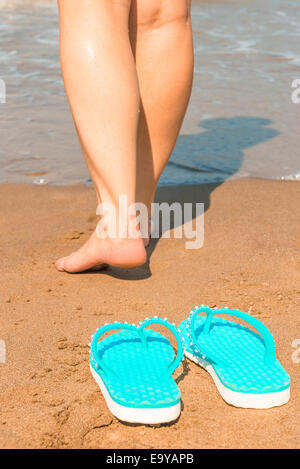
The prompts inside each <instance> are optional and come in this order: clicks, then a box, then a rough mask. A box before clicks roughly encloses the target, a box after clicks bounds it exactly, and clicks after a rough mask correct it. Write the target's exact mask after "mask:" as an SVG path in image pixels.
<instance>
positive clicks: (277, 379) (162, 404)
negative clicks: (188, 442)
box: [90, 306, 290, 424]
mask: <svg viewBox="0 0 300 469" xmlns="http://www.w3.org/2000/svg"><path fill="white" fill-rule="evenodd" d="M201 313H204V314H205V316H200V314H201ZM217 315H230V316H233V317H236V318H239V319H241V320H244V321H245V322H247V323H248V324H249V325H250V326H252V328H254V329H255V330H256V331H257V332H258V333H257V332H254V331H253V330H251V329H250V328H249V327H245V326H242V325H241V324H238V323H236V322H232V321H229V320H227V319H223V318H219V317H215V316H217ZM154 324H156V325H162V326H165V327H166V328H168V329H169V330H170V331H171V332H172V333H173V335H174V336H175V339H176V342H177V354H176V355H175V353H174V350H173V347H172V345H171V343H170V342H169V340H168V339H167V338H166V337H165V336H163V335H162V334H160V333H159V332H156V331H154V330H152V329H148V327H149V326H152V325H154ZM112 330H119V332H114V333H113V334H111V335H109V336H107V337H106V338H104V339H103V338H102V340H100V339H101V337H102V336H103V335H104V334H106V333H108V332H110V331H112ZM184 354H185V356H186V357H187V358H189V359H190V360H192V361H193V362H195V363H197V364H198V365H200V366H201V367H203V368H204V369H205V370H207V371H208V372H209V373H210V375H211V376H212V378H213V380H214V382H215V384H216V386H217V389H218V391H219V392H220V394H221V396H222V397H223V399H224V400H225V401H226V402H227V403H228V404H231V405H233V406H236V407H244V408H256V409H267V408H270V407H275V406H280V405H283V404H285V403H287V402H288V400H289V397H290V378H289V375H288V374H287V372H286V371H285V369H284V368H283V367H282V365H281V364H280V362H279V361H278V360H277V358H276V354H275V344H274V340H273V337H272V335H271V333H270V331H269V330H268V329H267V328H266V327H265V326H264V324H263V323H262V322H260V321H259V320H258V319H256V318H253V317H252V316H250V315H249V314H246V313H242V312H240V311H238V310H230V309H228V308H225V309H211V308H209V307H206V306H201V307H196V308H195V309H194V310H193V311H191V314H190V316H189V317H188V318H187V319H186V320H184V321H183V322H182V323H181V324H180V325H179V328H178V329H177V328H176V327H175V325H174V324H171V323H170V322H169V321H168V320H167V319H161V318H158V317H157V316H155V317H154V318H151V319H148V318H147V319H146V320H145V321H143V322H141V323H140V324H139V325H138V326H136V325H135V324H128V323H122V322H117V321H116V322H115V323H112V324H106V325H104V326H103V327H100V328H99V329H98V330H97V331H96V333H95V334H94V336H92V341H91V350H90V369H91V373H92V375H93V377H94V378H95V380H96V382H97V383H98V385H99V387H100V389H101V392H102V394H103V396H104V398H105V401H106V403H107V405H108V408H109V409H110V411H111V413H112V414H113V415H114V416H116V417H117V418H118V419H119V420H121V421H125V422H131V423H143V424H161V423H167V422H172V421H174V420H176V419H177V418H178V417H179V416H180V412H181V395H180V390H179V388H178V386H177V384H176V382H175V381H174V379H173V378H172V374H173V373H174V371H175V370H176V368H177V367H178V366H179V365H180V363H181V361H182V359H183V355H184Z"/></svg>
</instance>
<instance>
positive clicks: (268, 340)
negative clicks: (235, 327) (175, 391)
mask: <svg viewBox="0 0 300 469" xmlns="http://www.w3.org/2000/svg"><path fill="white" fill-rule="evenodd" d="M200 313H205V314H206V315H207V318H206V321H205V323H204V327H203V332H202V334H203V335H209V333H210V330H211V323H212V318H213V316H214V315H216V314H223V315H228V316H234V317H236V318H239V319H242V320H243V321H245V322H247V323H248V324H250V325H251V326H252V327H254V329H256V330H257V332H258V333H259V334H260V335H261V337H262V339H263V341H264V345H265V354H264V362H265V364H266V365H269V366H271V365H273V364H274V363H275V361H276V354H275V343H274V339H273V336H272V334H271V333H270V331H269V329H268V328H267V327H266V326H265V325H264V324H263V323H262V322H261V321H259V320H258V319H256V318H253V317H252V316H250V314H247V313H243V312H241V311H239V310H237V309H229V308H221V309H211V308H209V307H208V306H200V307H196V309H194V310H193V311H192V312H191V314H190V317H189V319H188V321H189V328H190V331H191V336H192V340H193V344H194V345H195V346H196V348H197V347H198V349H199V350H196V351H198V352H200V354H201V352H202V354H203V358H204V359H205V358H208V359H209V360H212V361H214V362H215V363H216V364H220V365H224V362H222V360H220V358H217V357H216V356H215V355H213V354H211V353H210V352H209V351H207V350H205V348H204V347H203V345H202V344H200V343H199V342H198V340H197V338H196V334H195V322H196V319H197V317H198V315H199V314H200Z"/></svg>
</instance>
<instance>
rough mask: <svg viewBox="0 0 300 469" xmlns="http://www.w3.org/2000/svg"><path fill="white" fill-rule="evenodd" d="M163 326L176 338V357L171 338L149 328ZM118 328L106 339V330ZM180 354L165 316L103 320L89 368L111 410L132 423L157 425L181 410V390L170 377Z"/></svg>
mask: <svg viewBox="0 0 300 469" xmlns="http://www.w3.org/2000/svg"><path fill="white" fill-rule="evenodd" d="M153 324H159V325H163V326H165V327H167V328H168V329H169V330H170V331H171V332H172V333H173V334H174V336H175V338H176V341H177V347H178V350H177V355H176V357H175V354H174V350H173V347H172V345H171V343H170V342H169V340H168V339H167V338H166V337H165V336H163V335H162V334H160V333H159V332H156V331H154V330H152V329H147V327H148V326H151V325H153ZM113 330H118V332H114V333H112V334H111V335H108V336H107V337H105V338H102V340H100V339H101V337H102V336H103V335H104V334H106V333H107V332H110V331H113ZM182 358H183V343H182V339H181V336H180V334H179V332H178V330H177V328H176V327H175V326H174V325H173V324H171V323H170V322H169V321H167V320H166V319H161V318H156V317H155V318H152V319H146V320H145V321H144V322H142V323H140V325H139V326H136V325H131V324H127V323H121V322H115V323H113V324H106V325H105V326H103V327H101V328H100V329H98V330H97V332H96V333H95V334H94V336H93V337H92V341H91V350H90V370H91V373H92V375H93V377H94V379H95V380H96V382H97V383H98V385H99V387H100V390H101V392H102V394H103V396H104V399H105V401H106V403H107V406H108V407H109V409H110V411H111V413H112V414H113V415H114V416H116V417H117V418H118V419H119V420H121V421H125V422H131V423H143V424H160V423H167V422H171V421H174V420H176V419H177V418H178V417H179V415H180V412H181V396H180V391H179V389H178V387H177V384H176V383H175V381H174V379H173V378H172V374H173V372H174V371H175V369H176V368H177V367H178V366H179V365H180V363H181V361H182Z"/></svg>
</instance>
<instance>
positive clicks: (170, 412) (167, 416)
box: [90, 365, 181, 425]
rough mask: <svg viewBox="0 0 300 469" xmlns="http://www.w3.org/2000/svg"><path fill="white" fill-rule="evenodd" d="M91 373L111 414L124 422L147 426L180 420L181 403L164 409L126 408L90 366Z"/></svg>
mask: <svg viewBox="0 0 300 469" xmlns="http://www.w3.org/2000/svg"><path fill="white" fill-rule="evenodd" d="M90 370H91V373H92V375H93V377H94V379H95V381H96V383H97V384H98V386H99V388H100V390H101V392H102V394H103V397H104V399H105V402H106V404H107V407H108V408H109V410H110V411H111V413H112V414H113V415H114V416H115V417H117V418H118V419H119V420H122V421H123V422H129V423H142V424H147V425H155V424H160V423H169V422H173V421H174V420H176V419H178V417H179V415H180V412H181V402H178V404H175V405H173V406H171V407H162V408H156V409H155V408H149V409H144V408H140V409H137V408H135V407H126V406H123V405H121V404H118V403H117V402H115V401H114V400H113V399H112V398H111V397H110V395H109V392H108V391H107V389H106V387H105V384H104V383H103V381H102V379H101V377H100V376H99V375H98V373H96V371H95V370H94V369H93V367H92V366H91V365H90Z"/></svg>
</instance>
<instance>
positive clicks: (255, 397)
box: [184, 350, 290, 409]
mask: <svg viewBox="0 0 300 469" xmlns="http://www.w3.org/2000/svg"><path fill="white" fill-rule="evenodd" d="M184 354H185V356H186V357H187V358H189V359H190V360H191V361H193V362H194V363H196V364H197V365H199V366H201V367H202V368H204V369H205V370H206V371H208V373H209V374H210V376H211V377H212V379H213V380H214V382H215V385H216V386H217V389H218V391H219V393H220V394H221V396H222V398H223V399H224V401H225V402H227V404H230V405H232V406H234V407H243V408H246V409H270V408H271V407H278V406H281V405H284V404H286V403H287V402H288V401H289V399H290V388H287V389H284V390H283V391H278V392H270V393H264V394H251V393H244V392H236V391H232V390H231V389H229V388H227V387H226V386H224V384H222V383H221V381H220V379H219V378H218V376H217V374H216V372H215V370H214V369H213V367H212V366H211V365H210V363H208V362H207V361H205V360H203V359H201V358H200V357H197V356H195V355H193V354H192V353H189V352H187V351H186V350H185V352H184Z"/></svg>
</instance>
